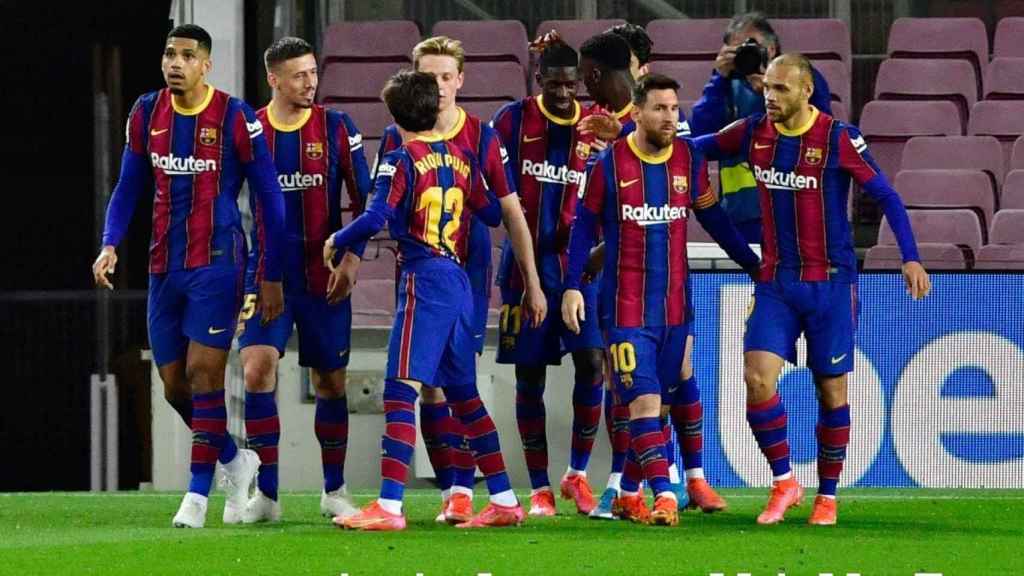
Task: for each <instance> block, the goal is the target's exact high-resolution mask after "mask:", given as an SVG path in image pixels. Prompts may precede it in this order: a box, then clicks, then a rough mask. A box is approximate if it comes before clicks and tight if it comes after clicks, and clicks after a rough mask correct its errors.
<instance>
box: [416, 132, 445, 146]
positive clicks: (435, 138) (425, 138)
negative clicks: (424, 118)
mask: <svg viewBox="0 0 1024 576" xmlns="http://www.w3.org/2000/svg"><path fill="white" fill-rule="evenodd" d="M417 140H418V141H420V142H427V143H428V144H429V143H431V142H440V141H442V140H448V138H445V137H444V136H441V135H440V134H438V133H437V132H432V133H431V134H421V135H419V136H417V137H415V138H413V139H412V140H411V142H415V141H417Z"/></svg>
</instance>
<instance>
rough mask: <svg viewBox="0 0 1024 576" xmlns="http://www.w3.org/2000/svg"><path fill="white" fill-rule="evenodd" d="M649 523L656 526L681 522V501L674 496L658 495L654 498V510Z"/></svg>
mask: <svg viewBox="0 0 1024 576" xmlns="http://www.w3.org/2000/svg"><path fill="white" fill-rule="evenodd" d="M647 523H648V524H653V525H655V526H675V525H677V524H679V502H678V501H676V499H675V498H673V497H672V496H658V497H657V498H655V499H654V510H652V511H651V516H650V519H649V520H648V522H647Z"/></svg>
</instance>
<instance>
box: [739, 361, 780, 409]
mask: <svg viewBox="0 0 1024 576" xmlns="http://www.w3.org/2000/svg"><path fill="white" fill-rule="evenodd" d="M743 381H744V382H745V383H746V385H747V400H748V401H750V400H751V399H761V398H763V397H765V396H766V395H768V392H769V391H770V389H771V388H772V385H773V384H774V382H769V381H768V379H767V378H766V377H765V375H764V373H763V372H761V371H760V370H758V368H757V367H756V366H751V365H749V364H747V365H745V366H744V367H743Z"/></svg>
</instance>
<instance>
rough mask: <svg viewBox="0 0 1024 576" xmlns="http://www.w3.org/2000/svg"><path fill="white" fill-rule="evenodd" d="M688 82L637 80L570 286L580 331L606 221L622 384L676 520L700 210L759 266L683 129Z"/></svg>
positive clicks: (628, 506) (579, 234)
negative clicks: (694, 236)
mask: <svg viewBox="0 0 1024 576" xmlns="http://www.w3.org/2000/svg"><path fill="white" fill-rule="evenodd" d="M678 89H679V84H678V83H677V82H676V81H675V80H673V79H671V78H669V77H667V76H663V75H660V74H649V75H647V76H644V77H643V78H641V79H640V82H639V83H637V85H636V86H635V88H634V92H633V94H634V96H633V103H634V106H633V107H632V109H631V111H630V115H631V117H632V120H633V122H634V124H635V126H636V130H635V131H634V132H633V133H631V134H630V135H628V136H627V137H625V138H620V139H619V140H616V141H615V142H614V143H612V144H611V145H610V146H609V147H608V149H607V150H605V151H604V152H602V153H601V155H600V156H598V158H597V161H596V164H595V165H594V166H593V168H592V170H591V173H590V176H589V178H588V180H587V186H586V190H585V192H584V195H583V199H582V201H581V202H580V203H579V204H578V205H577V207H576V220H575V222H574V224H573V227H572V236H571V239H570V245H569V270H568V273H567V274H566V290H565V293H564V295H563V296H562V318H563V321H564V322H565V323H566V324H567V325H568V326H569V327H570V329H572V330H573V331H574V332H578V331H579V330H580V322H582V321H585V320H586V311H585V305H584V299H583V294H582V292H581V291H580V286H581V277H582V274H583V269H584V266H585V264H586V261H587V259H588V258H589V254H590V249H591V247H592V246H593V243H594V237H595V234H596V231H597V228H598V226H600V228H601V230H602V231H603V233H604V238H605V246H606V249H605V256H604V259H605V263H604V276H603V279H602V285H601V294H600V298H601V304H600V306H599V309H600V310H601V313H602V318H601V322H602V327H603V328H604V329H605V331H606V339H607V346H608V353H609V356H610V357H611V359H612V367H613V374H614V379H615V386H616V393H617V394H618V396H619V399H620V401H621V402H622V403H623V404H624V405H627V406H629V418H630V422H629V431H630V443H631V448H632V451H633V452H634V453H635V454H636V456H637V458H638V461H639V464H640V465H641V466H642V468H643V477H644V478H646V480H647V482H648V483H649V484H650V486H651V488H652V489H653V490H654V492H655V495H656V498H655V503H654V510H653V511H652V512H650V514H649V520H650V522H651V523H654V524H666V525H674V524H676V523H677V522H678V502H677V496H676V493H675V492H674V491H673V490H672V487H671V485H670V482H669V478H668V463H667V461H666V458H665V438H664V435H663V433H662V428H661V425H660V416H661V405H662V402H663V401H664V402H666V403H669V404H670V405H671V406H672V407H673V408H675V407H677V406H682V405H685V404H686V403H687V401H688V399H686V398H684V397H682V395H681V394H674V392H678V391H680V390H683V387H682V386H680V380H681V369H682V364H683V357H684V355H685V353H686V346H687V341H688V338H687V337H688V335H689V333H690V329H689V326H688V324H689V323H691V322H692V308H693V306H692V303H691V295H690V294H689V290H688V281H687V275H688V266H687V259H686V221H687V218H688V217H689V215H690V211H691V210H692V211H693V212H694V213H695V214H696V215H697V218H698V219H699V220H700V222H701V224H702V225H703V226H704V228H705V229H706V230H708V232H709V233H710V234H711V235H712V236H713V237H714V238H715V240H716V241H717V242H718V243H719V244H720V245H721V246H722V247H723V248H725V250H726V252H727V253H728V254H729V255H730V257H731V258H733V259H734V260H736V261H737V262H738V263H739V264H740V265H741V266H743V267H744V269H746V270H749V271H753V270H754V269H755V268H756V266H757V262H758V259H757V256H756V255H755V254H754V253H753V252H752V251H751V250H750V248H749V247H747V245H746V244H744V243H743V239H742V238H741V237H740V235H739V233H738V232H737V231H736V230H735V228H733V227H732V225H731V224H729V222H728V218H727V217H726V216H725V213H724V212H723V211H722V209H721V207H720V206H718V204H717V200H716V198H715V195H714V193H713V192H712V191H711V189H710V186H709V183H708V172H707V164H706V162H705V161H704V159H703V158H702V156H701V155H700V154H699V153H698V152H697V151H696V149H695V148H694V147H693V146H692V144H691V142H690V141H689V140H687V139H684V138H677V137H676V136H675V134H676V128H677V126H676V122H677V119H678V114H679V110H678V109H679V100H678V97H677V95H676V91H677V90H678ZM663 398H664V400H663ZM621 489H622V493H621V497H620V498H619V502H620V504H621V506H622V507H623V509H625V510H626V511H627V513H628V516H629V517H631V518H633V519H635V520H640V521H646V520H648V517H647V516H648V513H647V512H646V507H645V505H644V501H643V496H642V493H640V492H639V491H638V490H639V487H638V485H637V483H636V482H635V481H634V482H633V483H632V484H630V483H628V482H627V477H624V478H623V483H622V486H621Z"/></svg>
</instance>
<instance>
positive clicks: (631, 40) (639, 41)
mask: <svg viewBox="0 0 1024 576" xmlns="http://www.w3.org/2000/svg"><path fill="white" fill-rule="evenodd" d="M605 32H611V33H612V34H615V35H616V36H620V37H622V39H623V40H625V41H626V42H627V43H628V44H629V53H630V54H629V74H630V75H631V76H632V77H633V78H634V79H638V78H640V77H641V76H644V75H646V74H647V73H648V72H650V71H651V67H650V61H651V48H653V47H654V42H652V41H651V37H650V36H649V35H648V34H647V30H644V27H643V26H637V25H636V24H630V23H628V22H626V23H625V24H618V25H616V26H612V27H611V28H609V29H607V30H605Z"/></svg>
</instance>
